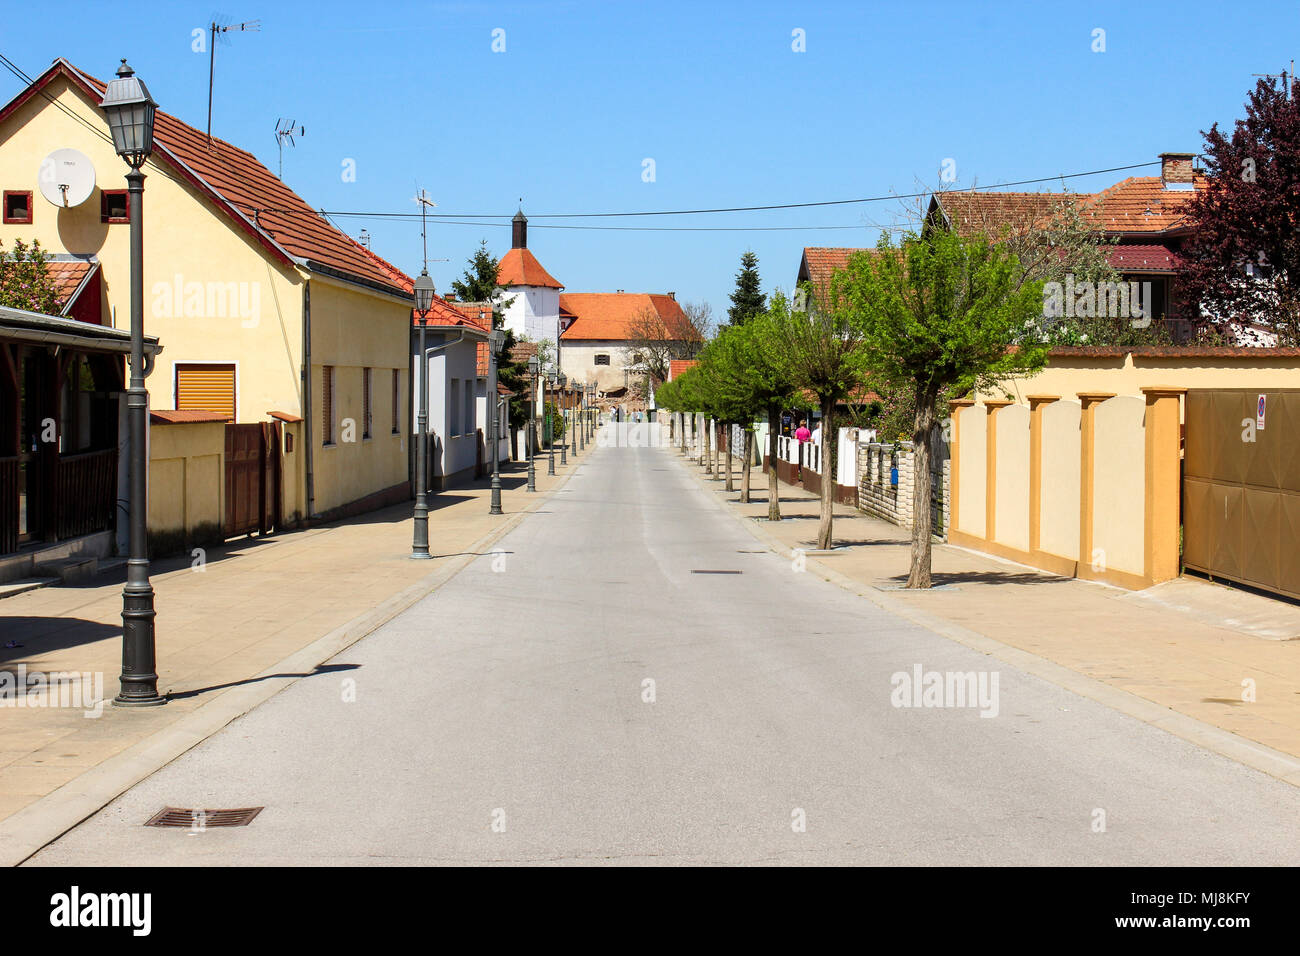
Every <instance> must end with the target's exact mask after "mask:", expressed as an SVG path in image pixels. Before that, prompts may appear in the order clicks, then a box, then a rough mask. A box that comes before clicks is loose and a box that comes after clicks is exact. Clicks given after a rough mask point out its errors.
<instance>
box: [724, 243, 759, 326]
mask: <svg viewBox="0 0 1300 956" xmlns="http://www.w3.org/2000/svg"><path fill="white" fill-rule="evenodd" d="M766 308H767V296H765V295H763V292H762V286H761V284H760V283H759V278H758V256H756V255H754V253H752V252H746V253H745V254H744V255H743V256H741V257H740V271H739V272H737V273H736V291H734V292H732V293H731V308H729V309H728V310H727V321H728V322H730V323H731V324H732V325H744V324H745V323H746V322H747V321H749V319H751V318H752V317H754V316H756V315H758V314H759V313H761V312H762V311H763V310H764V309H766Z"/></svg>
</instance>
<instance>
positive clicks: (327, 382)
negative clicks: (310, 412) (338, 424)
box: [320, 365, 334, 445]
mask: <svg viewBox="0 0 1300 956" xmlns="http://www.w3.org/2000/svg"><path fill="white" fill-rule="evenodd" d="M320 377H321V388H320V413H321V430H320V435H321V444H322V445H332V444H334V366H333V365H324V366H321V376H320Z"/></svg>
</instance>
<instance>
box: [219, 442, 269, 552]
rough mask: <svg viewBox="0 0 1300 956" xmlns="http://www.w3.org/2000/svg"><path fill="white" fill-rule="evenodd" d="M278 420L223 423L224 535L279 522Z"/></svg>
mask: <svg viewBox="0 0 1300 956" xmlns="http://www.w3.org/2000/svg"><path fill="white" fill-rule="evenodd" d="M279 503H280V423H279V422H260V423H256V424H252V425H227V426H226V517H225V529H224V530H225V536H226V537H227V538H233V537H235V536H237V535H241V534H251V533H252V532H254V531H259V532H262V533H263V534H265V533H267V532H270V531H273V530H274V529H275V527H276V525H278V524H279V521H280V515H279Z"/></svg>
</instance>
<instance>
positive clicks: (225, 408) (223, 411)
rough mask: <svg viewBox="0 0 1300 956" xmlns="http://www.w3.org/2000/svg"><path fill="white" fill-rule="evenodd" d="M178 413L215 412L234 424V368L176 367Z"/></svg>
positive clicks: (216, 366)
mask: <svg viewBox="0 0 1300 956" xmlns="http://www.w3.org/2000/svg"><path fill="white" fill-rule="evenodd" d="M176 409H177V410H178V411H203V412H216V413H217V414H219V415H224V416H225V417H226V421H228V422H233V421H234V420H235V366H234V364H233V363H230V364H223V365H208V364H198V363H193V362H186V363H180V362H178V363H176Z"/></svg>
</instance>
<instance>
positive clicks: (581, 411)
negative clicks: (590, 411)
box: [573, 382, 587, 451]
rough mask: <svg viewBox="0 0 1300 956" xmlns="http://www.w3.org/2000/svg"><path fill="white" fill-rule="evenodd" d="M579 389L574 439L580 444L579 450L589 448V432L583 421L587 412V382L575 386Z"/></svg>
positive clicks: (575, 411)
mask: <svg viewBox="0 0 1300 956" xmlns="http://www.w3.org/2000/svg"><path fill="white" fill-rule="evenodd" d="M574 387H575V388H576V389H577V391H578V405H577V407H576V408H574V410H573V428H574V432H575V434H574V436H573V441H574V443H575V444H576V445H577V446H578V450H579V451H586V450H587V433H586V431H585V428H586V425H585V424H584V422H583V420H582V419H583V416H584V415H585V414H586V413H587V383H586V382H583V383H582V384H581V385H577V386H574Z"/></svg>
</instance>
